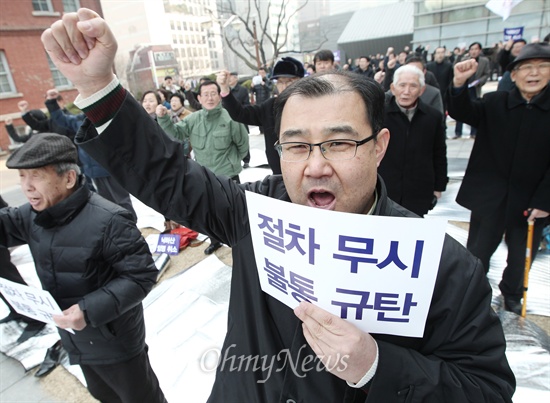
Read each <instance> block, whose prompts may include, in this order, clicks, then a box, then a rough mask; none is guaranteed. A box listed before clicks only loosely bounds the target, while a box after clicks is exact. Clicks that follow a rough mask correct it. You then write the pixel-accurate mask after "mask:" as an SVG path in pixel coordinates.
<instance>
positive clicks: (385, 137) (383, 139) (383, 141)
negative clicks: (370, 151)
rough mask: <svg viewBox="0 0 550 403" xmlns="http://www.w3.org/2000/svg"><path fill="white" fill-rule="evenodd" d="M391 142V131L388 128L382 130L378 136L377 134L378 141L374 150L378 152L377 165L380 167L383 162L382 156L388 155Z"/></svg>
mask: <svg viewBox="0 0 550 403" xmlns="http://www.w3.org/2000/svg"><path fill="white" fill-rule="evenodd" d="M389 143H390V131H389V130H388V129H382V130H380V133H378V136H376V143H375V147H374V150H375V152H376V166H377V167H379V166H380V163H381V162H382V158H384V155H386V150H387V149H388V144H389Z"/></svg>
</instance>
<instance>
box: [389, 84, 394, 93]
mask: <svg viewBox="0 0 550 403" xmlns="http://www.w3.org/2000/svg"><path fill="white" fill-rule="evenodd" d="M394 88H395V86H394V85H393V83H391V84H390V90H391V93H392V94H393V95H395V91H394Z"/></svg>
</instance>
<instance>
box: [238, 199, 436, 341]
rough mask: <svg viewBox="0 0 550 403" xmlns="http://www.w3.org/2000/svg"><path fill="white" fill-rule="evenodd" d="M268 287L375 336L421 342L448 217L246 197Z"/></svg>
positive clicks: (261, 274)
mask: <svg viewBox="0 0 550 403" xmlns="http://www.w3.org/2000/svg"><path fill="white" fill-rule="evenodd" d="M246 199H247V204H248V214H249V217H250V230H251V236H252V240H253V244H254V254H255V256H256V265H257V267H258V275H259V278H260V283H261V286H262V290H263V291H264V292H266V293H268V294H269V295H271V296H273V297H274V298H277V299H278V300H279V301H281V302H283V303H284V304H286V305H288V306H289V307H290V308H295V307H296V306H298V304H299V302H300V301H303V300H308V301H310V302H312V303H314V304H315V305H317V306H320V307H321V308H323V309H325V310H326V311H328V312H331V313H333V314H335V315H337V316H340V317H342V318H344V319H346V320H349V321H350V322H352V323H354V324H355V325H356V326H358V327H359V328H360V329H362V330H364V331H366V332H369V333H383V334H393V335H399V336H409V337H422V335H423V333H424V326H425V323H426V317H427V315H428V310H429V307H430V302H431V299H432V294H433V289H434V285H435V279H436V276H437V271H438V267H439V260H440V257H441V250H442V248H443V241H444V237H445V228H446V220H443V219H421V218H401V217H381V216H370V215H361V214H349V213H340V212H334V211H325V210H321V209H315V208H311V207H306V206H300V205H297V204H293V203H287V202H282V201H279V200H275V199H273V198H269V197H265V196H261V195H258V194H255V193H252V192H247V194H246Z"/></svg>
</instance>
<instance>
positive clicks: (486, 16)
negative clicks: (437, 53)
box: [412, 0, 550, 49]
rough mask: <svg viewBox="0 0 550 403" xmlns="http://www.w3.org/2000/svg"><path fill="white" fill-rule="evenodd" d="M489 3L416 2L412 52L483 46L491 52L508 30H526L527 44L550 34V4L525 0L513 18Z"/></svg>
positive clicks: (473, 0)
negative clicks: (491, 7) (496, 10)
mask: <svg viewBox="0 0 550 403" xmlns="http://www.w3.org/2000/svg"><path fill="white" fill-rule="evenodd" d="M486 3H487V1H485V0H439V1H433V0H415V4H414V35H413V45H412V48H413V49H414V48H416V47H417V46H418V45H423V46H426V45H430V49H434V48H435V47H437V46H443V45H445V46H446V47H447V49H449V48H450V49H453V48H454V47H456V46H458V47H468V46H469V45H470V44H471V43H472V42H480V43H481V44H482V45H483V46H484V47H487V48H490V47H492V46H493V45H494V44H495V43H498V42H499V41H503V39H504V29H505V28H508V29H510V28H523V38H524V39H525V40H526V41H527V42H531V41H533V40H535V39H537V38H538V39H540V40H542V39H543V38H544V37H545V36H546V35H547V34H548V33H550V0H523V1H522V2H521V3H519V4H518V5H516V6H515V7H514V8H513V9H512V10H511V13H510V16H509V18H507V19H506V20H505V21H503V19H502V17H501V16H499V15H497V14H495V13H493V12H491V11H490V10H489V9H488V8H487V7H485V4H486Z"/></svg>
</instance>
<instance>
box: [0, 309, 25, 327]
mask: <svg viewBox="0 0 550 403" xmlns="http://www.w3.org/2000/svg"><path fill="white" fill-rule="evenodd" d="M21 318H22V316H21V315H19V314H18V313H17V312H12V311H10V314H9V315H8V316H6V317H5V318H4V319H1V320H0V324H3V323H8V322H11V321H12V320H21Z"/></svg>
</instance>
